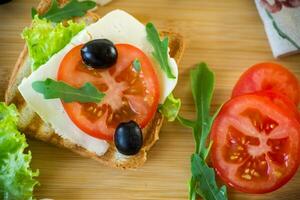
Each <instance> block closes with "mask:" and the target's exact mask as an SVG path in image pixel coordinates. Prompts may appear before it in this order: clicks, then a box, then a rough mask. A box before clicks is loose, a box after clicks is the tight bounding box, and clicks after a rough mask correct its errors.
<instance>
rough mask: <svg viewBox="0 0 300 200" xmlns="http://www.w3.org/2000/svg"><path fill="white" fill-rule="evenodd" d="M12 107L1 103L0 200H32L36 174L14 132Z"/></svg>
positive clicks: (22, 140) (21, 139)
mask: <svg viewBox="0 0 300 200" xmlns="http://www.w3.org/2000/svg"><path fill="white" fill-rule="evenodd" d="M18 115H19V114H18V112H17V109H16V107H15V105H13V104H11V105H10V106H7V105H5V104H4V103H2V102H1V103H0V199H4V200H5V199H7V200H9V199H16V200H17V199H24V200H29V199H32V196H33V189H34V187H35V186H36V185H38V182H37V181H36V180H35V179H34V178H35V177H36V176H38V171H36V172H34V171H32V170H31V169H30V161H31V153H30V151H27V153H25V149H26V148H27V147H28V144H27V143H26V138H25V136H24V135H23V134H21V133H20V132H19V131H18V129H17V122H18V120H19V116H18Z"/></svg>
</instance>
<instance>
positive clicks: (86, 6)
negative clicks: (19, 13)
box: [32, 0, 96, 22]
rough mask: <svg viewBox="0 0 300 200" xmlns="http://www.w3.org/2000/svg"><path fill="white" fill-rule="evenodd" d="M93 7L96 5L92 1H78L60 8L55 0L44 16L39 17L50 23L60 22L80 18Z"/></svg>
mask: <svg viewBox="0 0 300 200" xmlns="http://www.w3.org/2000/svg"><path fill="white" fill-rule="evenodd" d="M95 6H96V3H95V2H93V1H82V2H80V1H78V0H70V2H69V3H67V4H66V5H64V6H63V7H60V6H59V5H58V3H57V1H56V0H52V1H51V6H50V8H49V10H48V11H47V12H46V13H45V14H42V15H39V17H40V18H46V19H48V20H50V21H52V22H61V21H63V20H66V19H70V18H72V17H81V16H83V15H85V13H86V11H88V10H90V9H92V8H94V7H95ZM35 13H36V12H35ZM32 14H33V13H32Z"/></svg>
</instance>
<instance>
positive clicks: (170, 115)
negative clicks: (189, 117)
mask: <svg viewBox="0 0 300 200" xmlns="http://www.w3.org/2000/svg"><path fill="white" fill-rule="evenodd" d="M180 106H181V101H180V99H175V97H174V95H173V94H172V93H171V94H170V95H169V96H168V97H167V99H166V100H165V102H164V104H163V105H161V106H160V107H159V111H160V112H161V113H162V114H163V115H164V116H165V117H166V118H167V120H168V121H169V122H172V121H174V120H175V119H176V117H177V115H178V112H179V110H180Z"/></svg>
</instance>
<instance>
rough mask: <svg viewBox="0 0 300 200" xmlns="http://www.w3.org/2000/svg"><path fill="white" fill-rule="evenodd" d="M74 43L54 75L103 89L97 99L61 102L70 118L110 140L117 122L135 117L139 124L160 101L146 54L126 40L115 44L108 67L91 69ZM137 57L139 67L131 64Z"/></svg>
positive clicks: (157, 85) (154, 76)
mask: <svg viewBox="0 0 300 200" xmlns="http://www.w3.org/2000/svg"><path fill="white" fill-rule="evenodd" d="M82 46H83V45H79V46H76V47H74V48H73V49H72V50H71V51H70V52H69V53H68V54H67V55H66V56H65V57H64V59H63V60H62V62H61V64H60V68H59V71H58V75H57V79H58V80H61V81H64V82H66V83H68V84H70V85H72V86H74V87H81V86H82V85H83V84H84V83H86V82H91V83H92V84H94V85H95V86H96V87H97V88H98V89H99V90H100V91H102V92H104V93H105V97H104V99H103V100H102V101H101V102H100V103H98V104H96V103H78V102H73V103H64V102H63V105H64V108H65V110H66V112H67V113H68V115H69V117H70V118H71V120H72V121H73V122H74V123H75V124H76V125H77V126H78V127H79V128H80V129H81V130H83V131H84V132H85V133H87V134H89V135H91V136H93V137H96V138H101V139H105V140H112V139H113V135H114V132H115V128H116V126H117V125H118V124H119V123H121V122H125V121H129V120H134V121H136V122H137V123H138V124H139V125H140V126H141V128H143V127H145V126H146V125H147V124H148V122H149V121H150V120H151V119H152V117H153V116H154V114H155V112H156V110H157V107H158V101H159V94H160V92H159V82H158V78H157V75H156V72H155V70H154V68H153V65H152V63H151V61H150V60H149V58H148V57H147V56H146V55H145V54H144V53H143V52H142V51H141V50H139V49H138V48H136V47H134V46H131V45H129V44H117V45H116V48H117V51H118V59H117V62H116V64H115V65H114V66H112V67H110V68H109V69H105V70H103V69H92V68H88V67H87V66H86V65H85V64H83V62H82V59H81V55H80V49H81V47H82ZM135 59H138V60H139V61H140V63H141V70H140V72H137V71H136V70H135V69H134V68H133V65H132V63H133V61H134V60H135Z"/></svg>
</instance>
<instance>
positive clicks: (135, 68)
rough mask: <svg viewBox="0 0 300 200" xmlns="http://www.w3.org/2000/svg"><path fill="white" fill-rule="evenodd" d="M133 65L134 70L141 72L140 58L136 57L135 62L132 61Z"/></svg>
mask: <svg viewBox="0 0 300 200" xmlns="http://www.w3.org/2000/svg"><path fill="white" fill-rule="evenodd" d="M132 65H133V68H134V70H135V71H136V72H138V73H139V72H140V71H141V67H142V66H141V62H140V61H139V59H137V58H136V59H134V61H133V63H132Z"/></svg>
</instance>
